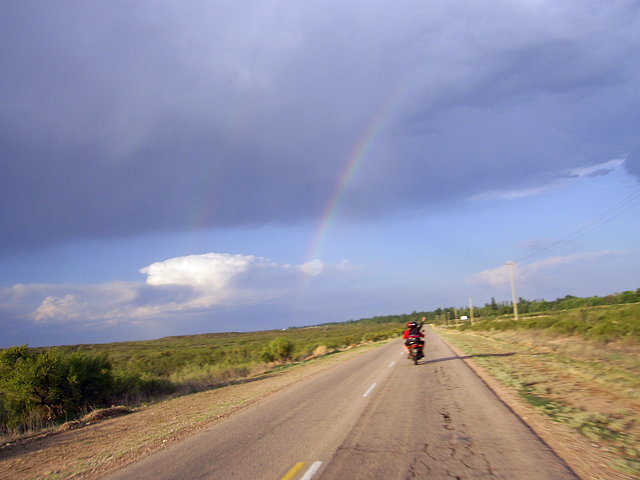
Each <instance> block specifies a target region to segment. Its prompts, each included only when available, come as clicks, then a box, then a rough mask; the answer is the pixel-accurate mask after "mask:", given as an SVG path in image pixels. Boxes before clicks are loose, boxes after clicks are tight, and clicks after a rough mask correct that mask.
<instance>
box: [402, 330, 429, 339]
mask: <svg viewBox="0 0 640 480" xmlns="http://www.w3.org/2000/svg"><path fill="white" fill-rule="evenodd" d="M410 332H411V329H410V328H409V329H407V330H405V332H404V334H403V335H402V338H404V339H405V340H406V339H407V338H409V333H410ZM418 335H420V336H421V337H424V333H422V332H421V331H420V330H418Z"/></svg>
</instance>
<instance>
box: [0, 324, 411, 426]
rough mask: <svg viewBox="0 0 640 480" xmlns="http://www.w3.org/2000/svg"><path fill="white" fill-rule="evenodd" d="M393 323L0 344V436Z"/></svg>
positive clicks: (196, 383)
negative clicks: (33, 344)
mask: <svg viewBox="0 0 640 480" xmlns="http://www.w3.org/2000/svg"><path fill="white" fill-rule="evenodd" d="M401 332H402V328H401V326H400V325H398V324H397V323H395V324H394V323H386V324H380V323H370V322H347V323H343V324H332V325H320V326H314V327H305V328H290V329H287V330H272V331H263V332H251V333H215V334H203V335H190V336H180V337H167V338H161V339H158V340H151V341H139V342H122V343H110V344H92V345H76V346H64V347H55V348H28V347H27V346H26V345H21V346H14V347H10V348H7V349H4V350H0V437H4V438H12V437H15V436H19V435H20V434H23V433H25V432H35V431H38V430H40V429H42V428H45V427H50V426H55V425H57V424H60V423H62V422H66V421H71V420H75V419H77V418H79V417H81V416H83V415H85V414H87V413H88V412H90V411H92V410H95V409H97V408H102V407H108V406H110V405H124V406H128V407H136V406H139V405H141V404H143V403H148V402H154V401H158V400H161V399H164V398H166V397H167V396H170V395H182V394H186V393H192V392H197V391H202V390H206V389H210V388H215V387H218V386H221V385H224V384H228V383H229V382H233V381H237V380H239V379H241V378H245V377H248V376H251V375H256V374H260V373H264V372H267V371H269V370H271V369H273V368H278V366H281V365H288V364H292V363H295V362H301V361H305V360H309V359H311V358H314V357H317V356H322V355H327V354H330V353H333V352H336V351H339V350H342V349H345V348H349V347H351V346H354V345H359V344H363V343H370V342H375V341H379V340H384V339H387V338H390V337H395V336H398V335H399V334H400V333H401Z"/></svg>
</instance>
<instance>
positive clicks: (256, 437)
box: [106, 329, 577, 480]
mask: <svg viewBox="0 0 640 480" xmlns="http://www.w3.org/2000/svg"><path fill="white" fill-rule="evenodd" d="M426 335H427V338H426V345H427V347H426V356H425V358H424V359H422V360H421V363H420V364H419V365H413V363H412V362H410V361H409V360H408V359H407V358H406V356H405V355H404V354H403V350H402V346H401V342H400V341H394V342H391V343H389V344H387V345H385V346H383V347H380V348H376V349H372V350H371V351H369V352H367V353H365V354H363V355H361V356H359V357H357V358H355V359H353V360H350V361H349V362H346V363H344V364H341V365H339V366H338V367H336V368H334V369H332V370H331V371H329V372H325V373H324V374H322V375H319V376H317V377H312V378H309V379H307V380H305V381H304V382H301V383H299V384H297V385H296V386H294V387H292V388H289V389H287V390H286V391H283V392H280V393H279V394H277V395H274V396H272V397H270V398H268V399H266V400H265V401H263V402H261V403H259V404H258V405H256V406H254V407H253V408H251V409H248V410H246V411H244V412H242V413H239V414H237V415H235V416H233V417H230V418H229V419H226V420H225V421H223V422H221V423H220V424H218V425H216V426H215V427H213V428H211V429H210V430H208V431H205V432H202V433H200V434H197V435H195V436H193V437H190V438H189V439H187V440H185V441H183V442H180V443H178V444H175V445H172V446H170V447H168V448H166V449H164V450H161V451H160V452H157V453H155V454H153V455H151V456H149V457H146V458H145V459H143V460H141V461H139V462H137V463H135V464H132V465H129V466H128V467H125V468H123V469H121V470H119V471H117V472H115V473H113V474H111V475H109V476H107V477H106V478H107V479H108V480H124V479H133V478H135V479H154V480H160V479H211V480H213V479H215V480H226V479H236V480H238V479H240V480H248V479H269V480H311V479H314V480H316V479H322V480H343V479H349V480H354V479H368V480H370V479H381V480H391V479H399V480H400V479H414V478H416V479H418V478H420V479H452V480H456V479H458V480H466V479H505V480H529V479H531V480H560V479H563V480H564V479H567V480H568V479H571V480H576V478H577V477H576V476H575V475H574V474H573V473H572V472H571V470H570V469H569V468H568V467H567V466H566V465H565V464H564V462H562V460H561V459H560V458H558V457H557V456H556V455H555V454H554V453H553V452H552V451H551V450H550V449H549V448H548V446H547V445H546V444H544V443H543V442H542V441H541V440H540V439H539V438H538V437H537V436H536V435H535V434H534V433H533V432H532V431H531V430H530V429H529V428H528V427H527V426H526V425H525V424H524V423H522V421H521V420H520V419H519V418H518V417H517V416H516V415H515V414H514V413H513V412H512V411H511V410H510V409H509V408H508V407H506V406H505V405H504V404H503V403H502V402H501V401H500V400H499V399H498V398H497V397H496V396H495V395H494V393H493V392H492V391H491V390H489V389H488V388H487V386H486V385H485V384H484V383H483V382H482V381H481V380H480V379H479V378H478V377H477V376H476V375H475V374H474V373H473V372H472V371H471V370H470V369H469V368H468V367H467V366H466V365H465V364H464V362H463V361H462V360H460V359H459V358H458V357H457V356H456V355H455V354H454V353H453V352H452V351H451V350H450V349H449V348H448V346H447V345H446V344H445V343H444V342H442V340H440V339H439V337H437V336H436V335H435V334H434V333H433V332H432V331H430V330H429V329H427V331H426Z"/></svg>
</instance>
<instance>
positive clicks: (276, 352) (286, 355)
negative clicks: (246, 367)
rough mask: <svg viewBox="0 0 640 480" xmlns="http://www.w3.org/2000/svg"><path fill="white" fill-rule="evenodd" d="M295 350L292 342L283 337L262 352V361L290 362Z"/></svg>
mask: <svg viewBox="0 0 640 480" xmlns="http://www.w3.org/2000/svg"><path fill="white" fill-rule="evenodd" d="M294 348H295V346H294V344H293V342H292V341H291V340H289V339H287V338H283V337H278V338H275V339H274V340H272V341H271V342H270V343H269V344H268V345H267V346H266V347H265V348H264V350H263V351H262V359H263V360H264V361H266V362H286V361H289V360H291V355H292V353H293V350H294Z"/></svg>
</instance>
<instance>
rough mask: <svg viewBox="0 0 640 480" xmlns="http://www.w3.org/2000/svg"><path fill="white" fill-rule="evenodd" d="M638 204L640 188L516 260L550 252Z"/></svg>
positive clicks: (639, 202)
mask: <svg viewBox="0 0 640 480" xmlns="http://www.w3.org/2000/svg"><path fill="white" fill-rule="evenodd" d="M637 205H640V188H638V189H637V190H635V191H634V192H633V193H631V195H629V196H627V197H626V198H624V199H622V200H621V201H619V202H618V203H616V204H615V205H613V206H612V207H610V208H609V209H608V210H606V211H605V212H603V213H601V214H600V215H598V216H597V217H594V218H592V219H591V220H589V221H588V222H587V223H585V224H584V225H582V226H581V227H579V228H577V229H576V230H574V231H573V232H571V233H569V234H568V235H567V236H565V237H563V238H561V239H560V240H558V241H557V242H554V243H552V244H551V245H549V246H547V247H545V248H542V249H540V250H538V251H536V252H533V253H530V254H529V255H525V256H524V257H522V258H519V259H518V260H516V262H522V261H523V260H528V259H530V258H532V257H535V256H537V255H540V254H541V253H545V252H548V251H549V250H553V249H554V248H556V247H559V246H561V245H564V244H566V243H569V242H571V241H573V240H576V239H578V238H580V237H583V236H585V235H587V234H588V233H591V232H592V231H594V230H596V229H597V228H600V227H601V226H602V225H604V224H606V223H608V222H610V221H611V220H613V219H615V218H617V217H619V216H620V215H622V214H623V213H625V212H626V211H628V210H630V209H632V208H633V207H635V206H637Z"/></svg>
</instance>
